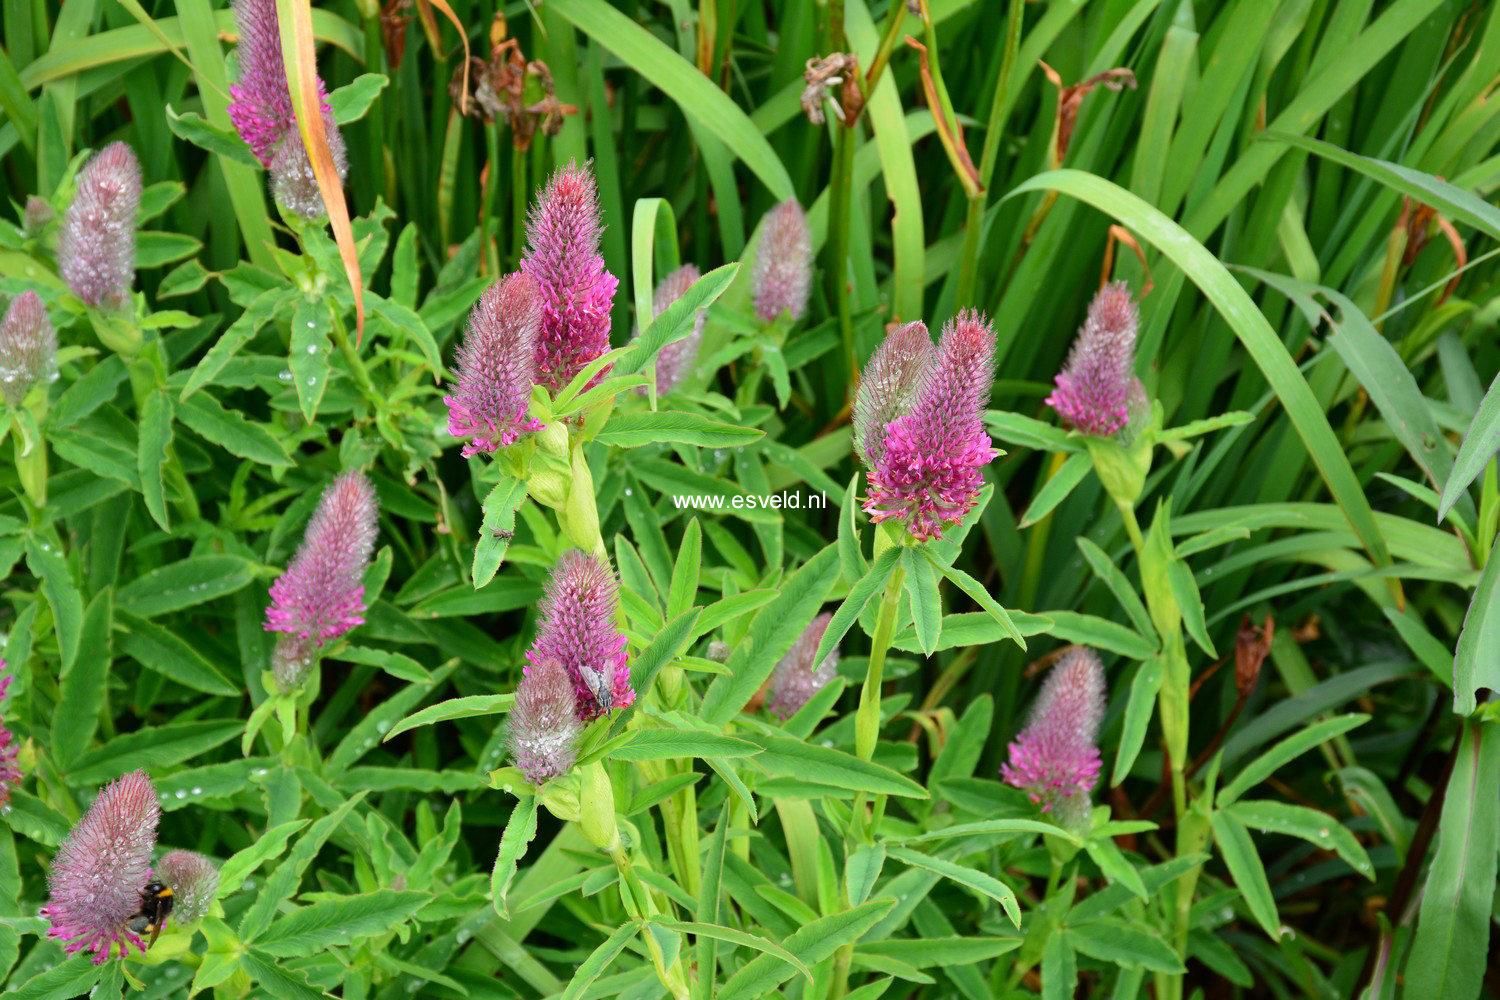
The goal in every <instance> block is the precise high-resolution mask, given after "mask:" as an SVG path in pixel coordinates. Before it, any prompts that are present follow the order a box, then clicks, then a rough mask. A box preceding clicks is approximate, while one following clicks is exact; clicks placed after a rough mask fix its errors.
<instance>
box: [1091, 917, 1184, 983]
mask: <svg viewBox="0 0 1500 1000" xmlns="http://www.w3.org/2000/svg"><path fill="white" fill-rule="evenodd" d="M1067 934H1068V944H1069V945H1071V946H1072V947H1073V949H1074V950H1075V951H1078V952H1082V953H1083V954H1085V955H1087V956H1089V957H1090V958H1097V959H1098V960H1099V961H1101V962H1111V963H1113V964H1115V965H1128V966H1136V967H1140V968H1144V969H1150V970H1152V971H1153V972H1167V973H1180V972H1183V971H1185V970H1184V969H1183V965H1182V961H1181V960H1180V959H1179V958H1178V957H1177V954H1176V952H1174V951H1173V950H1172V949H1171V948H1170V947H1169V946H1168V945H1167V943H1166V942H1165V941H1163V940H1162V939H1161V938H1159V937H1157V936H1156V935H1155V934H1152V933H1151V932H1149V931H1146V930H1142V929H1141V927H1140V925H1138V924H1134V923H1129V922H1127V921H1124V920H1116V919H1113V918H1109V917H1105V918H1103V919H1101V920H1088V921H1085V922H1083V923H1081V924H1076V925H1072V924H1070V925H1069V926H1068V931H1067Z"/></svg>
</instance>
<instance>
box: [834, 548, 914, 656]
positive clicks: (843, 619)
mask: <svg viewBox="0 0 1500 1000" xmlns="http://www.w3.org/2000/svg"><path fill="white" fill-rule="evenodd" d="M900 559H901V548H900V547H899V546H892V547H891V548H888V549H886V550H885V551H884V552H882V553H880V555H879V556H878V557H877V558H876V559H875V561H874V562H873V563H871V564H870V568H869V570H868V571H867V572H866V573H865V575H864V576H862V577H860V578H859V579H858V580H857V581H855V583H854V586H852V587H850V588H849V596H847V597H845V598H844V602H843V603H842V604H840V605H839V606H838V609H837V610H836V611H834V613H833V617H832V618H831V619H829V622H828V627H827V628H826V629H824V630H823V638H822V639H820V640H818V649H817V652H816V653H815V654H814V655H813V662H814V663H822V662H823V661H824V660H825V659H827V658H828V654H829V653H831V652H833V651H834V649H835V648H837V647H838V644H839V643H840V642H842V641H843V639H844V636H846V635H848V634H849V630H850V629H851V628H853V627H854V623H855V622H857V621H859V617H860V615H862V614H863V613H864V610H865V608H867V607H868V606H869V604H870V602H871V601H872V600H874V599H875V595H876V594H879V593H882V592H883V591H884V590H885V588H886V584H887V583H888V582H889V581H890V579H891V574H893V573H895V572H896V563H897V562H898V561H899V560H900Z"/></svg>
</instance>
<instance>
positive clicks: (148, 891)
mask: <svg viewBox="0 0 1500 1000" xmlns="http://www.w3.org/2000/svg"><path fill="white" fill-rule="evenodd" d="M174 902H176V898H175V897H174V896H173V893H172V887H171V886H169V885H166V884H165V883H163V882H160V881H158V880H156V879H152V880H151V881H150V882H147V883H146V887H145V888H144V889H142V890H141V908H140V909H139V910H137V911H136V912H135V915H134V916H132V917H131V918H130V920H129V922H128V923H127V924H126V926H127V927H129V928H130V930H131V931H132V932H133V933H135V934H150V935H151V940H149V941H147V942H146V948H147V950H149V949H150V948H151V946H152V945H154V944H155V943H156V936H157V935H158V934H160V933H161V929H162V928H163V927H165V926H167V917H169V916H171V914H172V904H173V903H174Z"/></svg>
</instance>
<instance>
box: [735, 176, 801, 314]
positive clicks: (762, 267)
mask: <svg viewBox="0 0 1500 1000" xmlns="http://www.w3.org/2000/svg"><path fill="white" fill-rule="evenodd" d="M762 227H763V228H762V230H761V236H760V249H759V250H757V251H756V254H755V270H754V272H753V273H752V275H751V282H750V285H751V289H752V290H753V292H754V298H755V315H756V316H758V317H760V319H761V320H762V321H764V322H767V323H769V322H771V321H772V320H775V319H776V318H777V317H779V316H780V315H781V314H782V313H786V314H787V315H788V316H789V317H790V318H791V319H792V320H793V321H794V322H795V321H796V320H799V319H801V318H802V317H803V315H805V314H806V312H807V297H808V295H809V294H810V292H811V291H812V231H811V230H810V229H808V227H807V216H806V215H804V214H803V212H802V206H801V205H799V204H797V199H795V198H792V199H789V200H787V201H784V202H782V203H781V204H780V205H777V206H776V207H775V208H773V209H771V211H769V212H767V213H766V218H765V222H764V223H762Z"/></svg>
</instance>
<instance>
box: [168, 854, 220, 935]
mask: <svg viewBox="0 0 1500 1000" xmlns="http://www.w3.org/2000/svg"><path fill="white" fill-rule="evenodd" d="M156 877H157V878H158V879H159V880H160V881H161V883H162V885H165V886H166V887H167V888H169V889H171V890H172V919H173V920H175V921H177V922H179V923H183V924H191V923H193V922H194V921H195V920H199V919H201V918H202V917H203V916H204V915H206V914H207V913H208V910H209V907H211V906H212V905H213V902H214V898H215V897H216V896H217V895H218V892H219V868H218V866H217V865H215V864H214V863H213V862H212V861H210V860H209V859H208V858H205V857H204V856H203V855H201V854H198V853H197V852H195V851H168V852H167V853H166V854H163V855H162V856H161V860H160V861H159V862H157V865H156Z"/></svg>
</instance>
